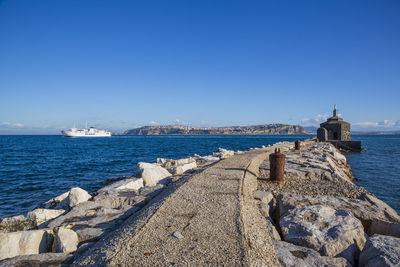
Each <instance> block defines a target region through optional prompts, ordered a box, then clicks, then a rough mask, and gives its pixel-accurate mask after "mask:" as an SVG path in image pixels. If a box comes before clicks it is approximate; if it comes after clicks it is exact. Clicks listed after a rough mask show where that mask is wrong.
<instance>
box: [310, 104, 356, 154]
mask: <svg viewBox="0 0 400 267" xmlns="http://www.w3.org/2000/svg"><path fill="white" fill-rule="evenodd" d="M317 138H318V141H320V142H330V143H332V144H333V145H334V146H335V147H337V148H340V149H346V150H351V151H360V150H361V141H353V140H351V137H350V123H348V122H345V121H344V120H343V119H342V118H340V117H339V114H338V110H337V109H336V105H335V107H334V109H333V116H332V117H330V118H329V119H328V120H327V121H326V122H324V123H321V124H320V128H318V130H317Z"/></svg>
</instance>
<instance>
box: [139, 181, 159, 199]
mask: <svg viewBox="0 0 400 267" xmlns="http://www.w3.org/2000/svg"><path fill="white" fill-rule="evenodd" d="M163 188H164V185H162V184H157V185H155V186H145V187H142V188H140V190H139V194H140V195H141V196H146V197H154V196H156V195H158V194H159V193H160V192H161V190H162V189H163Z"/></svg>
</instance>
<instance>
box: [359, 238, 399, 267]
mask: <svg viewBox="0 0 400 267" xmlns="http://www.w3.org/2000/svg"><path fill="white" fill-rule="evenodd" d="M359 266H366V267H375V266H393V267H394V266H400V238H397V237H392V236H384V235H374V236H372V237H371V238H369V239H368V241H367V243H366V244H365V247H364V249H363V251H362V252H361V254H360V260H359Z"/></svg>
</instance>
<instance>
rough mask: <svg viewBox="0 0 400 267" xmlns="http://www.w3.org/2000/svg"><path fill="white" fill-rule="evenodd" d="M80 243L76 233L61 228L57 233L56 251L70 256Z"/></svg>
mask: <svg viewBox="0 0 400 267" xmlns="http://www.w3.org/2000/svg"><path fill="white" fill-rule="evenodd" d="M78 243H79V239H78V235H77V234H76V233H75V231H73V230H71V229H67V228H64V227H60V228H59V229H58V231H57V233H56V238H55V242H54V250H55V252H62V253H65V254H69V253H71V252H74V251H75V250H76V249H77V248H78Z"/></svg>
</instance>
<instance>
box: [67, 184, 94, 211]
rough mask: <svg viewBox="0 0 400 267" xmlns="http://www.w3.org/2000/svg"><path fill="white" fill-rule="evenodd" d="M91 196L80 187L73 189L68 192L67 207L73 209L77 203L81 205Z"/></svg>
mask: <svg viewBox="0 0 400 267" xmlns="http://www.w3.org/2000/svg"><path fill="white" fill-rule="evenodd" d="M91 198H92V196H91V195H90V194H89V193H88V192H86V191H85V190H83V189H82V188H80V187H73V188H71V190H70V191H69V195H68V201H69V207H70V208H73V207H75V206H76V205H78V204H79V203H83V202H86V201H88V200H89V199H91Z"/></svg>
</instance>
